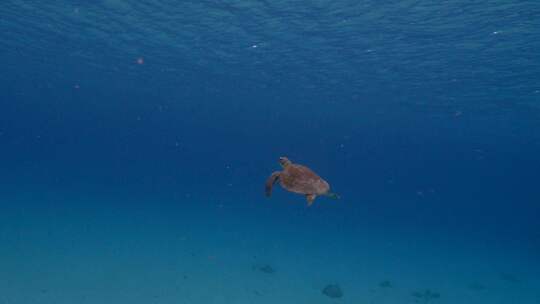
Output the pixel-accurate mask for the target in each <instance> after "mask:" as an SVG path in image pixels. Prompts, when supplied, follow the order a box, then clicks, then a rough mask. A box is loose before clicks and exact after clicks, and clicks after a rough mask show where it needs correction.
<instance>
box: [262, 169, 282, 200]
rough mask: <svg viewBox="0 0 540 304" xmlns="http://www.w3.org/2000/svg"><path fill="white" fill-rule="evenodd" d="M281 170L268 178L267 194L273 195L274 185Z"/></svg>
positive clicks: (265, 190) (265, 189) (265, 188)
mask: <svg viewBox="0 0 540 304" xmlns="http://www.w3.org/2000/svg"><path fill="white" fill-rule="evenodd" d="M279 174H280V172H274V173H272V175H270V177H269V178H268V179H267V180H266V184H265V187H264V192H265V193H266V196H268V197H270V196H271V195H272V186H274V184H275V183H276V182H277V181H278V179H279Z"/></svg>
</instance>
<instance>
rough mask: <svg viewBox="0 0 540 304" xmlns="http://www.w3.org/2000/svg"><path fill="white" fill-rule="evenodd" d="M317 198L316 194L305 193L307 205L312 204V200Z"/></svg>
mask: <svg viewBox="0 0 540 304" xmlns="http://www.w3.org/2000/svg"><path fill="white" fill-rule="evenodd" d="M316 198H317V195H315V194H306V200H307V205H308V207H309V206H311V205H313V201H315V199H316Z"/></svg>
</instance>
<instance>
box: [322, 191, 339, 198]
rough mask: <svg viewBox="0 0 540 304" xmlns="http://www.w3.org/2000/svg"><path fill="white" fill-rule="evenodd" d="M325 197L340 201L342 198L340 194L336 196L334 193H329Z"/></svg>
mask: <svg viewBox="0 0 540 304" xmlns="http://www.w3.org/2000/svg"><path fill="white" fill-rule="evenodd" d="M325 196H327V197H329V198H333V199H340V198H341V197H340V196H339V195H338V194H336V193H334V192H328V193H326V194H325Z"/></svg>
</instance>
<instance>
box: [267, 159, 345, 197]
mask: <svg viewBox="0 0 540 304" xmlns="http://www.w3.org/2000/svg"><path fill="white" fill-rule="evenodd" d="M279 164H280V165H281V167H283V171H276V172H274V173H272V175H270V177H269V178H268V179H267V180H266V187H265V190H266V196H268V197H269V196H270V195H272V186H273V185H274V183H276V182H277V181H278V180H279V184H280V185H281V187H283V188H285V189H286V190H288V191H291V192H294V193H299V194H304V195H305V196H306V200H307V203H308V206H311V204H313V201H314V200H315V198H316V197H317V196H318V195H325V196H328V197H331V198H339V196H338V195H337V194H335V193H331V192H329V191H330V185H328V183H327V182H326V181H325V180H324V179H322V178H321V177H320V176H318V175H317V174H315V172H313V171H311V169H309V168H308V167H305V166H302V165H298V164H293V163H292V162H291V161H290V160H289V159H288V158H286V157H280V158H279Z"/></svg>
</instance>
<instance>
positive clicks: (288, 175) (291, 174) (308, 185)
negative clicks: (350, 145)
mask: <svg viewBox="0 0 540 304" xmlns="http://www.w3.org/2000/svg"><path fill="white" fill-rule="evenodd" d="M279 183H280V185H281V186H282V187H283V188H285V189H287V190H289V191H291V192H295V193H300V194H316V195H321V194H325V193H327V192H328V191H329V190H330V185H328V183H327V182H326V181H325V180H324V179H322V178H321V177H320V176H318V175H317V174H315V172H313V171H311V169H309V168H308V167H305V166H302V165H297V164H290V165H288V166H286V167H285V168H283V171H281V173H280V175H279Z"/></svg>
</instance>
